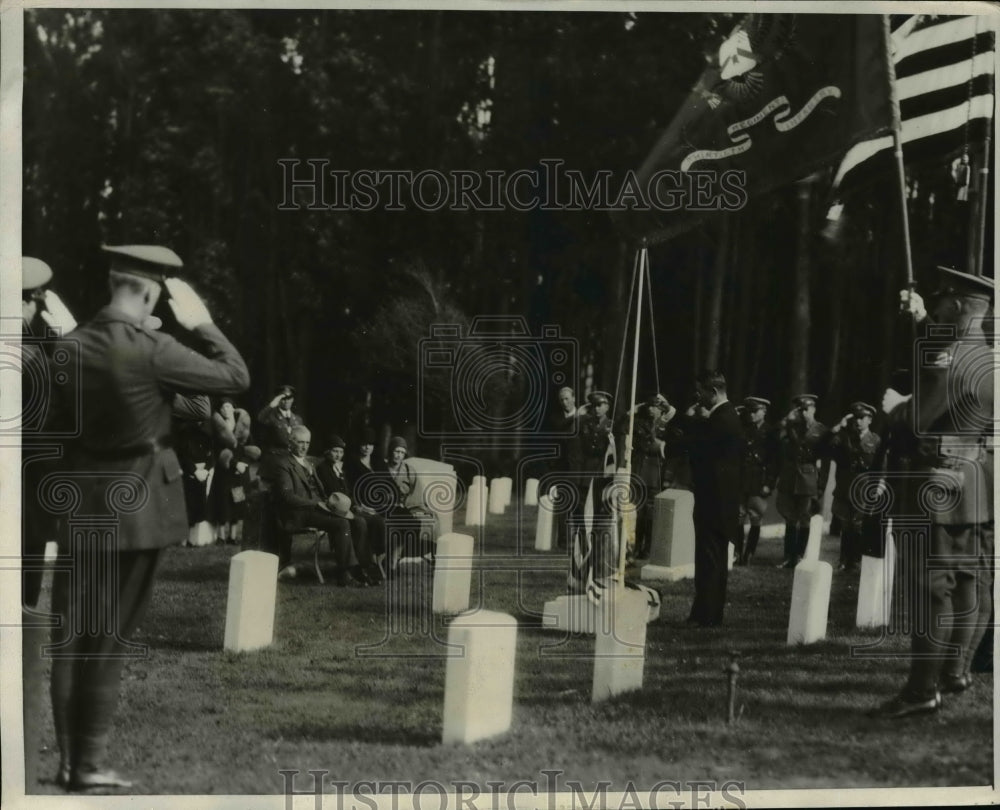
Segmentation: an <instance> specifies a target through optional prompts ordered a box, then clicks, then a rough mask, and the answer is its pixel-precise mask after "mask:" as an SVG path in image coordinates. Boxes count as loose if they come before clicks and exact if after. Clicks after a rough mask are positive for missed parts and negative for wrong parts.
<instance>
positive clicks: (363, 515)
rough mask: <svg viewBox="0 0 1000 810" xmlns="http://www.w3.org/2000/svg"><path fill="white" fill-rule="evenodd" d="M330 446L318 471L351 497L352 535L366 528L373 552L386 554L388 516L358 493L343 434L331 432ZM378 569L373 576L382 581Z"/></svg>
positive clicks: (331, 489)
mask: <svg viewBox="0 0 1000 810" xmlns="http://www.w3.org/2000/svg"><path fill="white" fill-rule="evenodd" d="M328 444H329V447H328V448H327V450H326V452H325V453H324V454H323V460H322V461H320V462H319V464H317V465H316V475H317V477H318V478H319V480H320V483H321V484H322V485H323V489H324V490H325V491H326V492H328V493H329V494H331V495H332V494H333V493H335V492H339V493H342V494H343V495H345V496H347V497H348V498H349V499H350V500H351V502H352V503H351V512H352V514H353V517H352V518H351V519H350V522H351V533H352V535H353V534H354V533H356V532H362V533H364V534H365V535H367V537H368V544H369V546H370V547H371V550H372V554H375V555H379V554H385V553H386V552H385V519H384V518H383V517H382V516H381V515H380V514H378V513H377V512H376V511H375V510H374V509H371V508H370V507H368V506H365V505H364V504H363V503H361V502H360V501H359V500H358V498H357V497H356V495H355V490H354V488H355V486H356V485H357V481H356V480H355V479H354V478H353V476H352V475H351V470H350V468H347V467H345V465H344V451H345V450H346V448H347V443H346V442H345V441H344V440H343V439H342V438H340V436H331V437H330V441H329V443H328ZM375 568H376V570H377V573H376V571H373V572H372V577H373V579H375V580H376V581H378V582H381V581H382V579H383V577H382V574H381V570H378V566H375Z"/></svg>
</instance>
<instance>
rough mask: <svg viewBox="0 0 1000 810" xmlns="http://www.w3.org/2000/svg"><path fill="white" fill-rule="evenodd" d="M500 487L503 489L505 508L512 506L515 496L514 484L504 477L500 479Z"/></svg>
mask: <svg viewBox="0 0 1000 810" xmlns="http://www.w3.org/2000/svg"><path fill="white" fill-rule="evenodd" d="M500 486H501V487H502V488H503V505H504V506H505V507H507V506H510V503H511V498H512V497H513V495H514V493H513V489H514V482H513V481H512V480H511V479H510V478H508V477H507V476H504V477H503V478H501V479H500Z"/></svg>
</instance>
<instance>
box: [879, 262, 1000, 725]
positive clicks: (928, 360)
mask: <svg viewBox="0 0 1000 810" xmlns="http://www.w3.org/2000/svg"><path fill="white" fill-rule="evenodd" d="M938 279H939V285H938V287H937V289H936V291H935V292H934V293H933V295H932V296H931V297H930V301H929V303H930V310H929V311H928V310H925V309H924V304H923V300H922V299H921V298H920V296H919V295H917V294H916V293H911V292H910V291H909V290H903V291H902V292H901V293H900V297H901V298H902V301H903V305H904V306H905V307H906V308H907V309H908V311H909V312H910V313H911V314H912V315H913V317H914V318H915V319H916V320H917V321H918V322H919V321H922V320H925V319H926V320H928V321H930V322H932V323H934V324H935V325H937V326H938V327H939V330H938V333H939V334H940V335H941V337H940V339H939V340H935V339H934V338H933V336H929V337H928V339H927V342H925V343H924V344H923V345H921V347H920V352H919V353H918V354H916V355H915V356H916V357H917V358H918V359H919V362H920V367H919V368H918V369H917V370H916V380H915V382H916V385H915V386H914V392H915V393H914V394H911V395H910V396H905V397H904V396H902V395H901V394H899V393H898V392H897V391H895V390H893V389H891V388H890V389H888V390H887V391H886V392H885V394H884V395H883V398H882V410H883V411H884V412H885V413H886V414H887V420H888V423H889V426H890V427H891V428H893V429H894V430H899V431H900V432H901V433H902V434H903V438H904V439H909V442H908V444H909V446H910V447H911V448H912V457H911V459H910V464H909V469H907V470H906V471H905V474H904V475H898V476H896V479H895V480H893V479H892V478H890V479H889V481H888V485H890V486H892V487H893V493H892V494H893V495H894V501H895V502H894V505H893V508H894V509H895V510H896V514H898V515H907V516H910V517H912V516H913V515H926V516H927V517H926V519H927V521H928V523H929V526H928V527H927V529H928V532H927V534H929V536H927V534H924V533H923V532H914V533H913V535H912V536H911V537H910V542H907V543H901V544H900V547H899V556H900V561H901V563H902V573H903V577H904V578H905V579H904V583H905V590H904V593H905V594H906V595H907V597H908V605H907V608H908V610H909V613H910V617H909V618H910V621H909V625H910V627H911V628H912V629H911V650H912V651H911V657H910V671H909V677H908V678H907V680H906V684H905V685H904V686H903V689H902V690H901V691H900V693H899V694H898V695H896V697H894V698H892V699H891V700H889V701H887V702H885V703H883V704H881V705H880V706H878V707H876V708H875V709H874V710H873V711H872V712H871V714H872V716H874V717H880V718H899V717H906V716H907V715H913V714H923V713H931V712H936V711H937V710H938V709H940V708H941V705H942V699H941V695H942V693H945V694H948V693H952V694H957V693H960V692H964V691H965V690H966V689H968V688H969V687H970V686H971V685H972V675H971V674H970V666H971V663H972V657H973V654H974V652H975V650H976V648H977V646H978V645H979V642H980V640H981V639H982V638H983V634H984V633H985V632H986V626H987V624H988V623H989V620H990V619H989V617H990V610H991V606H992V594H991V576H990V575H991V572H992V570H993V564H994V560H993V487H992V484H993V471H992V467H991V465H992V461H993V460H992V453H990V451H989V448H990V444H991V442H992V440H993V429H994V421H993V420H994V418H995V416H994V411H993V384H994V368H995V364H996V358H995V356H994V353H993V350H992V347H991V346H990V345H989V343H988V342H987V339H986V335H985V333H984V331H983V320H984V318H986V317H987V315H988V314H989V312H990V302H991V301H992V299H993V292H994V282H993V279H991V278H984V277H982V276H973V275H970V274H969V273H963V272H960V271H958V270H953V269H951V268H948V267H939V268H938ZM904 446H905V445H904ZM921 534H923V536H921Z"/></svg>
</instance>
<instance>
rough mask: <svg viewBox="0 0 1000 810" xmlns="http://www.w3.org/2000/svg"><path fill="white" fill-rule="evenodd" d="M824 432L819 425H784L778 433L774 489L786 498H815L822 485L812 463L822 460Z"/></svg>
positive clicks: (823, 481) (822, 481) (824, 482)
mask: <svg viewBox="0 0 1000 810" xmlns="http://www.w3.org/2000/svg"><path fill="white" fill-rule="evenodd" d="M826 433H827V428H826V426H825V425H824V424H823V423H821V422H813V423H812V424H811V425H810V426H809V427H806V425H805V423H803V422H785V423H783V424H782V427H781V430H780V433H779V453H780V462H779V469H778V489H779V490H780V491H781V492H784V493H785V494H787V495H800V496H808V497H817V496H819V495H822V494H823V488H824V486H825V485H826V481H825V480H823V478H825V470H824V472H823V474H822V475H821V472H820V470H819V469H818V468H817V467H816V462H817V461H818V460H820V459H821V457H822V450H823V440H824V437H825V436H826Z"/></svg>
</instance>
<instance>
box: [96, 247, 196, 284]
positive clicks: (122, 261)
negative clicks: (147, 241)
mask: <svg viewBox="0 0 1000 810" xmlns="http://www.w3.org/2000/svg"><path fill="white" fill-rule="evenodd" d="M101 250H103V251H104V252H105V253H107V254H109V255H110V256H111V269H112V270H114V271H116V272H118V273H125V274H127V275H130V276H140V277H141V278H149V279H152V280H153V281H163V279H164V277H165V276H169V275H173V273H174V272H175V271H176V270H178V269H179V268H181V267H183V266H184V262H182V261H181V259H180V256H178V255H177V254H176V253H174V252H173V251H172V250H171V249H170V248H165V247H160V246H159V245H101Z"/></svg>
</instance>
